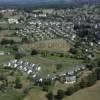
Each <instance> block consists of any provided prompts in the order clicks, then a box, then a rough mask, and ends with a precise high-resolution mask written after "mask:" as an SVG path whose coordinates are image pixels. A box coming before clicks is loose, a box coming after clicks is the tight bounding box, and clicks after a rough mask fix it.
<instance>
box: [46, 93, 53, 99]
mask: <svg viewBox="0 0 100 100" xmlns="http://www.w3.org/2000/svg"><path fill="white" fill-rule="evenodd" d="M46 97H47V98H48V100H53V99H54V95H53V93H52V92H49V93H48V94H47V95H46Z"/></svg>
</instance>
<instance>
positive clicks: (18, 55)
mask: <svg viewBox="0 0 100 100" xmlns="http://www.w3.org/2000/svg"><path fill="white" fill-rule="evenodd" d="M24 56H25V54H24V53H21V52H17V53H15V59H20V58H22V57H24Z"/></svg>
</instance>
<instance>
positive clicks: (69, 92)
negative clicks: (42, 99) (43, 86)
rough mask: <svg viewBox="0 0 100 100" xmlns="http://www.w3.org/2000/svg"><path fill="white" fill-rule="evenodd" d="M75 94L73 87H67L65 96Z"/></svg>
mask: <svg viewBox="0 0 100 100" xmlns="http://www.w3.org/2000/svg"><path fill="white" fill-rule="evenodd" d="M74 92H75V89H74V86H71V87H68V88H67V90H66V92H65V94H66V95H68V96H70V95H72V94H73V93H74Z"/></svg>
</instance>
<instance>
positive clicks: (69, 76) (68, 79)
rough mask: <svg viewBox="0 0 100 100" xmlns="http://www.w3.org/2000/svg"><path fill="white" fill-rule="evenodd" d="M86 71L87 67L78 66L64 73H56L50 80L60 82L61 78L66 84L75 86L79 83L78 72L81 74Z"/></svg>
mask: <svg viewBox="0 0 100 100" xmlns="http://www.w3.org/2000/svg"><path fill="white" fill-rule="evenodd" d="M85 69H86V66H85V65H84V64H81V65H76V66H74V67H73V68H70V69H67V70H64V71H62V72H58V73H56V75H55V76H49V77H48V78H49V79H51V80H59V81H60V79H61V78H63V79H64V83H65V84H73V83H75V82H76V81H77V78H76V75H77V73H78V72H81V71H83V70H85Z"/></svg>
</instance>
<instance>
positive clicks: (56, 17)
mask: <svg viewBox="0 0 100 100" xmlns="http://www.w3.org/2000/svg"><path fill="white" fill-rule="evenodd" d="M99 57H100V9H99V8H98V7H96V6H86V5H85V6H83V7H79V8H75V9H73V8H67V9H42V8H40V9H32V10H31V9H30V10H27V9H2V8H1V9H0V89H1V90H2V91H3V90H7V89H8V90H10V89H11V90H12V91H13V90H14V91H15V94H16V95H17V92H18V93H19V94H20V95H21V97H22V98H23V94H24V95H25V96H26V94H27V93H28V92H29V91H30V90H33V91H39V92H40V91H42V93H44V94H45V95H46V96H48V94H49V93H51V92H52V95H53V97H52V98H53V99H51V100H58V98H59V95H58V94H59V93H58V91H59V90H60V92H61V93H63V96H64V95H67V96H70V95H72V94H73V93H75V92H76V91H78V90H80V89H83V88H86V87H89V86H91V85H93V84H95V83H96V81H97V80H98V79H99V75H98V73H99V71H98V66H99V64H100V63H99V60H100V59H99ZM8 90H7V91H8ZM16 91H17V92H16ZM4 92H6V91H4ZM8 93H10V92H8ZM11 93H12V92H11ZM57 93H58V94H57ZM25 96H24V97H25ZM46 96H45V97H46ZM61 96H62V95H61ZM15 97H16V96H15ZM22 98H21V99H15V100H24V99H22ZM46 98H47V99H48V100H50V99H49V98H48V97H46ZM54 98H55V99H54ZM47 99H46V100H47ZM11 100H13V99H11ZM25 100H27V99H25ZM29 100H31V99H29ZM32 100H33V99H32ZM36 100H38V99H36ZM44 100H45V99H44ZM59 100H61V99H59Z"/></svg>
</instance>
